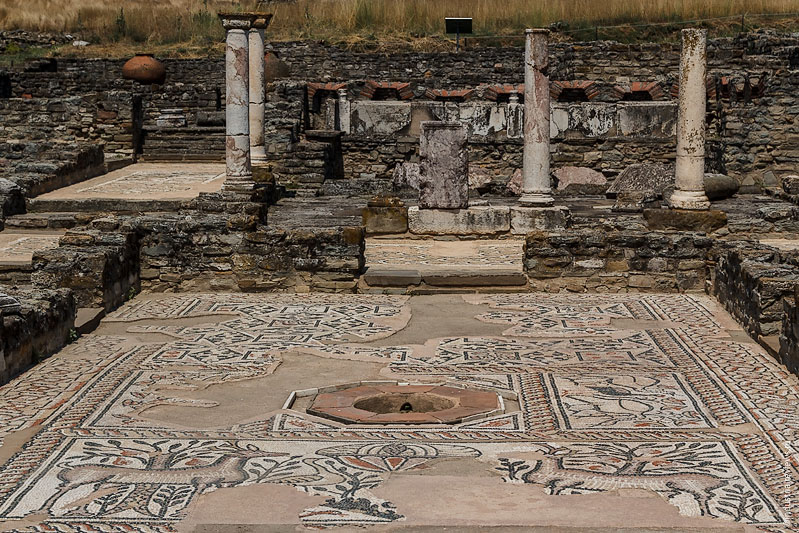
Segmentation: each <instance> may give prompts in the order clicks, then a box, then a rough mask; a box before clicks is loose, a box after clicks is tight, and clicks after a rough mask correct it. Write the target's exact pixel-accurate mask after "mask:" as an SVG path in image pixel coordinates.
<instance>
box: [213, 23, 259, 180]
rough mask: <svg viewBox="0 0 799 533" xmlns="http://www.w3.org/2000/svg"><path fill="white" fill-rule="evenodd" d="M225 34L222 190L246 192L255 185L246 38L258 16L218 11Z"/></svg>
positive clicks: (247, 43) (248, 47)
mask: <svg viewBox="0 0 799 533" xmlns="http://www.w3.org/2000/svg"><path fill="white" fill-rule="evenodd" d="M219 18H220V19H221V20H222V26H223V27H224V28H225V31H226V32H227V35H226V37H225V42H226V48H225V88H226V90H225V164H226V168H225V175H226V179H225V183H224V185H223V186H222V190H223V191H225V192H231V193H236V194H249V193H252V191H253V190H254V189H255V182H254V181H253V178H252V163H251V159H250V118H249V115H250V112H249V105H250V97H249V89H248V85H249V70H250V69H249V49H250V46H249V41H248V36H247V32H248V31H249V30H250V28H251V27H252V24H253V22H255V20H256V18H257V16H256V15H253V14H248V13H220V14H219Z"/></svg>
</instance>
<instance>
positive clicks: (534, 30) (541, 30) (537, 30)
mask: <svg viewBox="0 0 799 533" xmlns="http://www.w3.org/2000/svg"><path fill="white" fill-rule="evenodd" d="M524 33H525V35H527V34H530V33H542V34H544V35H549V30H548V29H546V28H527V29H526V30H524Z"/></svg>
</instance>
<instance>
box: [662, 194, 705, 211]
mask: <svg viewBox="0 0 799 533" xmlns="http://www.w3.org/2000/svg"><path fill="white" fill-rule="evenodd" d="M668 204H669V207H671V208H672V209H687V210H691V211H703V210H705V209H710V200H708V199H707V196H706V195H705V193H704V191H680V190H676V191H674V193H673V194H672V195H671V198H669V201H668Z"/></svg>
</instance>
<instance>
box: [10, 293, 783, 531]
mask: <svg viewBox="0 0 799 533" xmlns="http://www.w3.org/2000/svg"><path fill="white" fill-rule="evenodd" d="M467 299H468V300H469V301H472V302H473V303H481V304H483V305H488V306H489V307H490V308H492V311H491V312H490V313H488V314H486V313H484V311H485V310H484V309H481V310H477V309H475V313H474V314H478V313H482V314H483V315H484V318H486V316H488V315H491V317H493V318H491V319H492V320H500V319H504V320H506V321H505V322H498V323H504V324H508V327H510V328H517V329H514V330H513V333H511V334H506V335H505V336H504V337H500V336H490V337H477V336H464V337H446V338H442V339H434V340H432V341H431V342H429V343H428V344H425V345H423V346H419V345H413V346H391V345H390V343H389V342H380V343H379V344H380V346H378V345H374V344H370V341H372V340H375V339H379V338H385V337H389V339H390V334H391V333H393V332H396V331H398V330H399V329H401V328H402V327H404V326H405V325H406V324H407V323H408V320H409V318H410V313H409V306H408V305H407V303H408V302H407V298H405V297H395V296H388V295H387V296H382V295H342V296H336V295H318V294H316V295H301V296H297V295H273V294H270V295H238V294H234V295H208V296H205V295H179V296H170V297H167V298H163V299H159V300H144V299H143V300H135V301H134V302H131V303H130V304H128V305H126V306H125V307H123V308H122V309H120V310H119V311H117V312H115V313H113V316H112V317H111V321H122V320H125V321H137V322H133V323H132V324H129V325H128V326H129V327H128V330H129V331H132V332H138V333H141V332H156V333H161V334H164V335H166V336H167V337H166V338H167V339H171V341H169V340H168V341H167V342H163V338H162V337H161V336H159V337H158V338H157V339H158V340H159V342H152V343H144V344H142V343H141V342H139V341H137V340H135V339H132V338H130V337H127V338H125V337H121V338H119V339H116V338H111V337H93V336H89V337H86V338H84V339H80V340H79V341H78V342H77V343H75V344H73V345H71V346H70V347H68V348H66V349H65V351H64V352H63V353H61V354H58V355H57V356H55V357H53V358H51V359H49V360H47V361H45V362H44V363H43V364H42V365H39V366H37V367H35V368H34V369H32V370H31V371H30V372H29V373H26V374H24V375H23V376H21V377H20V378H19V379H18V380H17V381H15V382H14V383H13V384H12V385H11V386H6V387H0V403H2V405H3V406H4V407H5V406H6V405H8V406H10V409H9V410H3V409H0V426H2V427H3V430H6V428H9V429H8V430H9V431H14V430H15V429H17V428H24V427H29V425H31V424H33V423H35V424H40V425H41V426H42V428H41V430H40V431H39V432H38V433H37V434H36V436H35V437H33V438H32V439H31V440H30V442H29V443H28V445H26V446H25V448H23V449H22V450H21V451H20V452H19V453H18V454H17V455H15V456H14V457H12V458H11V459H10V460H9V461H8V462H7V463H6V464H5V465H2V475H0V520H3V519H15V518H21V517H26V521H29V520H31V519H32V518H33V517H35V516H38V515H46V516H49V518H48V519H47V520H46V521H45V522H44V523H42V524H36V525H29V526H27V525H26V526H23V527H20V528H19V530H20V531H26V532H40V531H65V532H66V531H108V532H116V531H130V530H131V528H132V530H135V531H143V532H149V531H152V532H162V531H164V532H166V531H173V530H174V528H176V525H177V522H178V521H180V520H181V519H182V518H183V517H185V516H186V513H187V510H188V509H189V508H190V506H191V504H192V502H195V501H196V499H197V497H198V496H199V495H200V494H203V493H207V492H210V491H213V490H216V489H218V488H226V487H234V486H244V485H248V484H256V483H277V484H283V485H288V486H291V487H294V488H296V489H298V490H300V491H304V492H307V493H308V494H311V495H313V496H316V497H318V501H319V502H320V503H318V504H316V505H313V506H309V507H308V508H307V509H305V510H303V511H302V512H301V513H300V517H299V518H300V520H301V521H302V523H303V524H304V525H305V526H307V527H310V528H328V527H336V526H348V527H355V526H365V525H370V524H388V523H391V522H396V521H399V520H403V519H404V517H405V516H408V517H409V518H410V517H412V515H413V513H414V509H408V508H402V505H401V504H399V503H398V504H397V505H396V506H395V503H394V502H389V501H385V500H381V499H380V498H377V497H376V496H375V494H373V492H372V491H373V490H374V489H375V488H376V487H378V486H379V484H380V483H382V480H383V479H384V478H385V476H386V475H387V474H390V473H392V472H398V471H406V470H409V469H414V468H420V467H422V466H423V465H424V464H426V463H428V462H429V461H433V460H436V459H438V458H441V457H465V458H470V459H475V460H480V461H491V462H492V463H493V464H494V466H495V467H496V466H498V467H499V470H498V472H501V474H502V475H503V476H504V478H505V481H508V482H513V483H534V484H538V485H541V486H542V487H544V488H545V490H547V491H548V492H549V493H550V494H553V495H556V494H578V493H579V494H584V493H591V492H602V491H608V490H615V489H616V488H623V487H630V488H641V489H647V490H651V491H654V492H656V493H657V494H659V495H660V496H662V497H663V498H665V499H666V500H667V501H669V502H670V503H671V504H673V505H675V506H677V507H678V508H679V509H680V512H682V513H683V514H685V515H689V516H710V517H715V518H720V519H727V520H734V521H738V522H741V523H752V524H757V526H758V527H759V528H761V529H766V530H769V531H789V530H791V529H792V528H795V527H796V525H798V524H799V508H797V507H796V505H795V503H794V502H795V496H794V492H795V491H792V490H791V487H797V486H799V475H798V472H797V467H796V465H797V464H799V414H797V413H799V379H797V378H796V377H795V376H792V375H790V374H788V373H787V372H786V371H785V370H784V368H782V367H781V366H780V365H778V364H776V363H775V362H773V361H772V360H771V359H769V358H768V356H767V355H765V354H764V353H763V352H762V350H760V348H759V347H757V346H756V345H754V344H741V343H736V342H732V341H730V340H729V338H728V337H726V340H725V333H724V332H723V330H722V329H721V327H720V326H719V325H718V323H717V322H716V321H715V319H713V317H712V315H711V314H710V312H709V311H708V309H709V307H708V305H707V303H706V302H705V301H704V300H703V298H702V297H694V296H681V295H669V296H663V295H531V294H521V295H475V296H468V297H467ZM204 316H208V317H214V318H213V320H209V321H208V322H209V323H207V324H199V325H193V326H187V325H179V324H177V325H176V324H170V323H168V322H158V321H159V320H165V319H167V320H168V319H171V318H180V319H189V318H191V319H192V322H194V323H197V322H201V320H195V319H197V318H199V317H204ZM220 317H221V318H222V320H221V321H220ZM503 317H505V318H503ZM620 319H621V320H625V319H633V320H639V321H654V320H657V321H663V322H668V323H669V324H668V325H661V326H659V327H658V328H657V329H650V330H629V329H619V328H617V327H614V320H620ZM187 322H188V321H184V322H183V323H184V324H185V323H187ZM211 322H214V323H211ZM287 350H292V351H294V350H299V351H307V352H313V353H315V354H319V355H322V356H326V357H335V358H338V357H341V358H350V359H360V360H365V361H370V362H381V361H382V362H383V364H384V365H385V366H386V368H387V370H388V371H391V372H394V373H396V374H397V376H392V377H394V378H398V376H399V375H403V376H404V375H407V377H403V378H402V379H408V380H412V378H415V377H416V376H418V377H419V378H420V379H421V380H429V381H436V382H447V383H457V384H461V385H465V386H468V387H474V388H478V389H481V388H482V389H486V388H487V389H493V390H497V391H501V392H503V395H505V396H506V398H517V401H518V404H519V410H518V411H516V412H513V409H511V410H510V412H506V413H505V414H502V415H497V416H494V417H491V418H487V419H483V420H477V421H472V422H466V423H462V424H458V425H455V426H452V427H448V428H446V429H440V428H423V427H412V428H408V427H400V426H397V427H393V426H389V427H382V428H368V427H364V428H350V427H346V426H344V425H342V424H338V423H333V422H329V421H324V420H320V419H317V418H315V417H312V416H310V415H307V414H306V413H302V412H300V411H293V410H291V409H286V410H283V409H281V410H278V411H275V412H270V413H264V415H263V418H262V419H258V420H248V421H245V422H242V423H241V424H237V425H235V426H231V427H222V428H215V429H214V428H205V429H198V428H191V427H186V428H180V427H166V426H163V425H161V424H162V423H160V422H155V421H152V420H147V419H146V418H143V416H140V414H141V413H143V412H144V411H145V410H146V409H148V408H149V407H151V406H154V405H162V404H166V403H168V404H171V405H176V404H180V405H187V406H188V405H191V406H195V407H211V406H212V405H213V404H214V402H212V401H208V400H203V401H198V400H193V399H191V398H189V397H184V396H189V395H183V394H182V392H181V391H195V390H198V389H202V388H204V387H206V386H208V385H210V384H215V383H225V382H230V381H237V380H243V379H251V378H254V377H260V376H263V375H265V374H268V373H269V372H272V371H274V370H275V369H276V368H277V369H279V366H278V365H279V364H280V361H281V352H283V351H287ZM278 371H279V370H278ZM17 384H19V385H17ZM512 405H515V404H512ZM514 409H515V407H514ZM0 437H2V435H0ZM528 452H529V453H528ZM191 461H194V462H191ZM190 462H191V464H190ZM192 475H194V476H195V477H196V479H194V478H191V479H189V478H190V476H192ZM375 492H376V491H375ZM789 519H792V521H793V524H791V522H790V521H789ZM28 523H30V522H28ZM21 525H22V524H21Z"/></svg>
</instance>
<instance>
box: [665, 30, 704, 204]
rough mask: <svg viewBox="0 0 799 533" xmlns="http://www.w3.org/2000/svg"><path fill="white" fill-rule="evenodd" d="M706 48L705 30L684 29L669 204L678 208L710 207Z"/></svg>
mask: <svg viewBox="0 0 799 533" xmlns="http://www.w3.org/2000/svg"><path fill="white" fill-rule="evenodd" d="M706 45H707V31H706V30H699V29H693V28H692V29H685V30H682V54H681V55H680V92H679V107H678V111H677V113H678V116H677V162H676V167H675V190H674V193H673V194H672V196H671V199H670V202H669V203H670V205H671V207H673V208H677V209H708V208H709V207H710V202H709V201H708V198H707V195H705V188H704V175H705V107H706V95H705V94H706V89H705V83H706V82H705V78H706V69H707V46H706Z"/></svg>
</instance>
